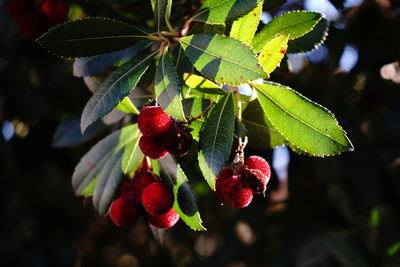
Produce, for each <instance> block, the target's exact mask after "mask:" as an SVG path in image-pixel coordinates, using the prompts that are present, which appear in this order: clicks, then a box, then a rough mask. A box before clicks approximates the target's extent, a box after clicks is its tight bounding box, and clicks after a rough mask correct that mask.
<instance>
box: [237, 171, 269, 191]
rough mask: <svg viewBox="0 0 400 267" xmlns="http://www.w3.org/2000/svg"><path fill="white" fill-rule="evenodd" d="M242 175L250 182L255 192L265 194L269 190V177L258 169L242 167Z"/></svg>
mask: <svg viewBox="0 0 400 267" xmlns="http://www.w3.org/2000/svg"><path fill="white" fill-rule="evenodd" d="M242 176H243V177H244V179H246V181H247V182H248V183H249V184H250V186H251V188H252V189H253V193H254V194H263V193H264V192H265V190H267V183H268V181H269V177H267V176H265V175H264V174H263V173H262V172H261V171H260V170H257V169H247V168H243V169H242Z"/></svg>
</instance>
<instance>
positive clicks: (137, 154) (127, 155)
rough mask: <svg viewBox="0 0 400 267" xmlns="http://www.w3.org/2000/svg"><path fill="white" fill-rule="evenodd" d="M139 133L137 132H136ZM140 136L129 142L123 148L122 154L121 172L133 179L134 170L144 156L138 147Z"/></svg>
mask: <svg viewBox="0 0 400 267" xmlns="http://www.w3.org/2000/svg"><path fill="white" fill-rule="evenodd" d="M138 133H139V132H138ZM139 140H140V136H139V135H138V136H137V138H135V140H133V141H132V142H130V143H129V144H128V145H126V146H125V148H124V154H123V156H122V162H121V167H122V172H123V173H125V174H128V176H129V177H133V174H134V173H135V171H136V169H137V168H138V167H139V165H140V163H141V162H142V161H143V158H144V155H143V153H142V150H140V147H139Z"/></svg>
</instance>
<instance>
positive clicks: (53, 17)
mask: <svg viewBox="0 0 400 267" xmlns="http://www.w3.org/2000/svg"><path fill="white" fill-rule="evenodd" d="M41 10H42V13H43V15H44V16H45V17H46V19H47V20H49V21H50V22H52V23H53V24H57V23H60V22H63V21H64V20H65V19H66V18H67V15H68V12H69V10H68V6H67V5H66V4H65V2H64V1H58V0H44V1H43V3H42V6H41Z"/></svg>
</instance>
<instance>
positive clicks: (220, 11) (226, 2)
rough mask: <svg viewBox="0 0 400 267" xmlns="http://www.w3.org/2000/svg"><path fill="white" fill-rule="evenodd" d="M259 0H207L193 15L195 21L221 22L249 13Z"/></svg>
mask: <svg viewBox="0 0 400 267" xmlns="http://www.w3.org/2000/svg"><path fill="white" fill-rule="evenodd" d="M257 2H258V0H207V1H206V2H205V3H204V4H203V5H202V7H201V8H200V10H199V11H198V12H197V13H196V14H195V15H194V16H193V19H194V21H200V22H207V23H210V24H220V23H225V22H227V21H231V20H234V19H236V18H238V17H241V16H243V15H245V14H247V13H249V12H250V11H251V10H252V9H254V8H255V7H256V6H257Z"/></svg>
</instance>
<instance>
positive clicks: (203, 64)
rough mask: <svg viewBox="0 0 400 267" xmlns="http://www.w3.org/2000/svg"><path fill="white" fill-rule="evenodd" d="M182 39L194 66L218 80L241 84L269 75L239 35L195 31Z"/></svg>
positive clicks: (224, 82)
mask: <svg viewBox="0 0 400 267" xmlns="http://www.w3.org/2000/svg"><path fill="white" fill-rule="evenodd" d="M180 42H181V45H182V47H183V49H184V50H185V53H186V55H187V56H188V58H189V60H190V61H191V62H192V64H193V65H194V66H195V68H196V69H197V70H199V71H200V72H201V73H202V74H203V75H204V76H205V77H207V78H208V79H211V80H213V81H216V82H218V83H222V84H229V85H239V84H243V83H247V82H249V81H252V80H256V79H261V78H268V77H269V76H268V74H267V73H266V72H265V71H264V70H263V68H262V66H261V65H260V64H259V63H258V60H257V57H256V54H255V53H254V52H253V50H252V49H251V48H250V47H249V46H247V45H245V44H243V43H242V42H240V41H238V40H236V39H233V38H229V37H224V36H220V35H213V34H196V35H191V36H187V37H184V38H181V39H180Z"/></svg>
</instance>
